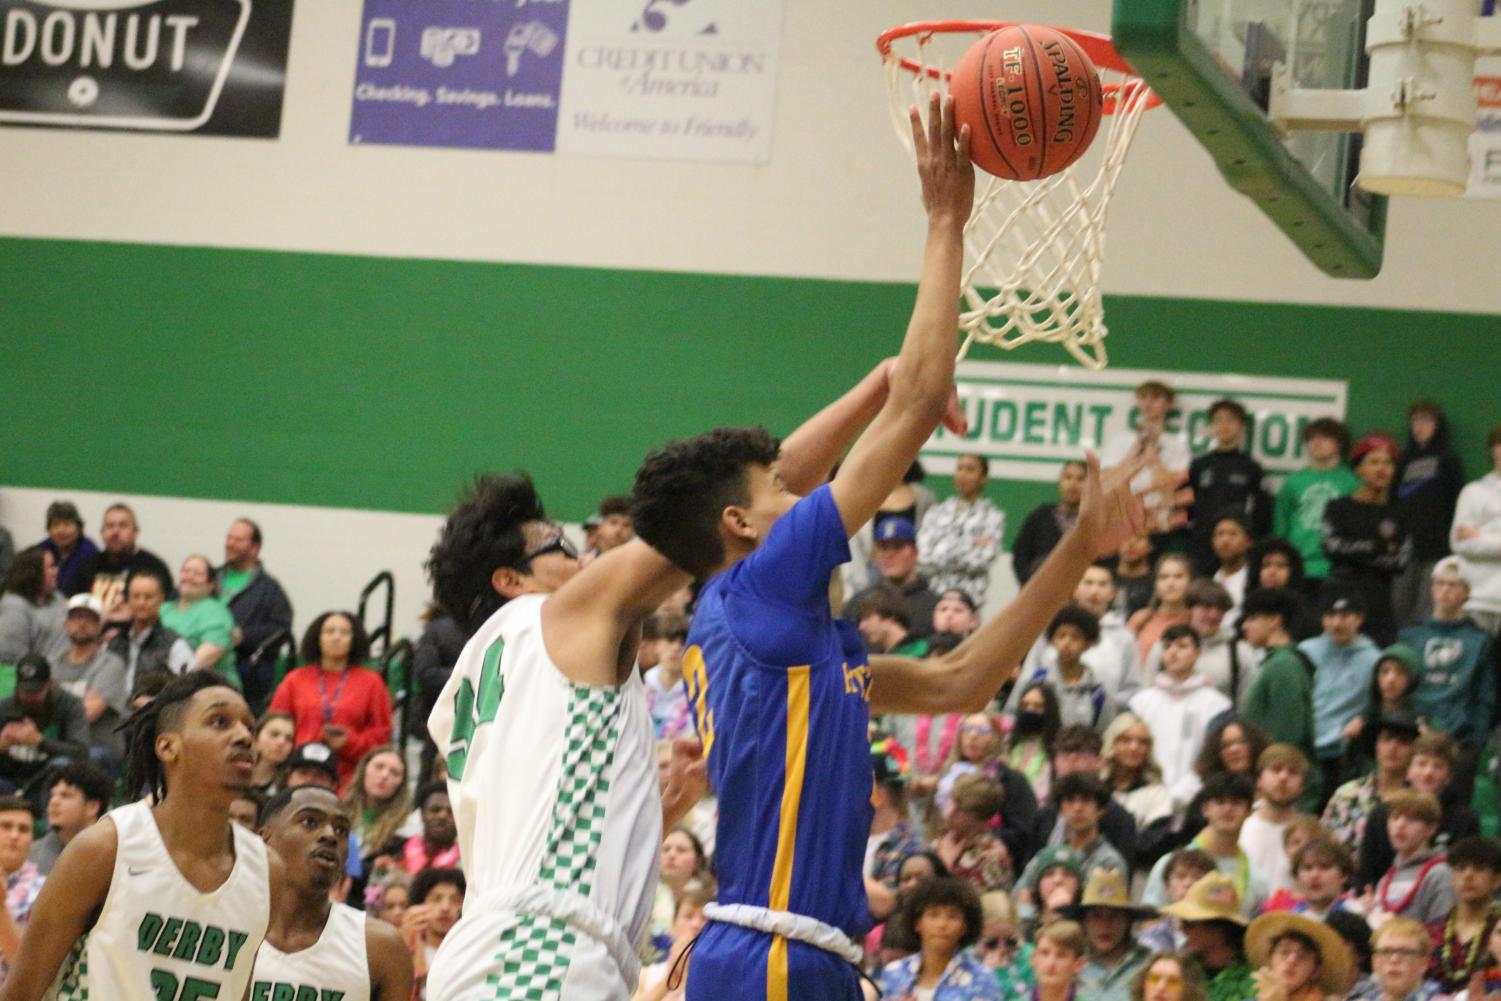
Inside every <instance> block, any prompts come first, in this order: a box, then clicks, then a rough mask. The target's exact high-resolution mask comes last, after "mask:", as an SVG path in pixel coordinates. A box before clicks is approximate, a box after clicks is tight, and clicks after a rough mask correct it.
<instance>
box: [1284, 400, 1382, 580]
mask: <svg viewBox="0 0 1501 1001" xmlns="http://www.w3.org/2000/svg"><path fill="white" fill-rule="evenodd" d="M1303 445H1304V447H1305V448H1306V449H1307V450H1308V468H1307V469H1300V470H1298V471H1297V472H1296V473H1293V474H1292V475H1290V476H1289V477H1288V478H1287V479H1286V480H1284V481H1283V483H1282V489H1281V490H1279V491H1278V492H1277V503H1276V508H1275V524H1274V525H1273V528H1272V534H1273V535H1276V536H1278V537H1280V538H1283V539H1287V540H1288V541H1289V542H1291V543H1292V544H1293V545H1295V546H1297V547H1298V552H1300V553H1302V554H1303V572H1304V574H1305V576H1306V580H1307V587H1308V593H1309V594H1311V595H1316V594H1318V592H1319V588H1320V587H1321V586H1322V585H1323V583H1324V578H1325V577H1327V576H1329V558H1328V557H1327V556H1325V555H1324V546H1323V536H1322V526H1323V523H1324V507H1325V506H1326V505H1327V504H1328V503H1329V502H1330V501H1332V500H1334V499H1335V498H1336V497H1347V496H1349V495H1350V494H1352V493H1354V492H1355V488H1356V487H1358V486H1359V485H1360V481H1359V480H1358V479H1356V477H1355V474H1354V473H1352V472H1351V471H1350V467H1348V466H1346V465H1345V462H1344V458H1345V453H1346V452H1348V451H1349V450H1350V429H1349V428H1348V427H1346V426H1345V424H1344V422H1343V421H1338V420H1335V419H1334V418H1333V417H1320V418H1319V419H1318V420H1315V421H1310V422H1309V423H1308V426H1307V427H1305V428H1304V429H1303Z"/></svg>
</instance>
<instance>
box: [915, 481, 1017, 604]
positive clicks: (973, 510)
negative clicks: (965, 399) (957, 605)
mask: <svg viewBox="0 0 1501 1001" xmlns="http://www.w3.org/2000/svg"><path fill="white" fill-rule="evenodd" d="M989 473H990V463H989V462H988V461H987V460H986V459H985V457H984V456H983V455H961V456H960V457H959V460H958V462H956V463H955V465H954V491H955V492H954V496H952V497H950V498H949V499H948V500H946V501H944V502H943V503H942V504H939V505H938V506H937V507H935V508H933V509H932V510H930V511H929V512H928V516H927V517H926V518H924V519H923V523H922V531H921V532H919V533H918V536H917V551H918V552H919V553H920V554H921V556H920V557H919V559H918V569H919V570H920V571H921V572H922V573H923V574H925V575H927V577H928V578H929V580H930V584H929V586H930V587H931V588H932V589H933V590H934V591H935V592H937V593H938V594H942V593H943V592H944V591H947V590H948V589H949V588H955V587H956V588H960V589H962V590H963V591H964V592H965V593H966V594H968V595H969V596H970V597H971V598H973V599H974V601H975V604H976V605H979V606H983V605H984V604H985V591H986V589H987V588H988V587H989V586H990V568H991V566H992V565H994V563H995V560H996V557H997V556H999V555H1000V554H1001V539H1002V537H1003V536H1004V535H1005V534H1006V513H1005V512H1004V511H1002V510H1001V509H1000V508H998V507H996V506H995V504H994V503H993V502H991V501H990V500H989V499H987V498H986V497H985V477H986V476H987V475H989Z"/></svg>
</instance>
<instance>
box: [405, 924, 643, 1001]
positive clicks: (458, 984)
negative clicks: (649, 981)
mask: <svg viewBox="0 0 1501 1001" xmlns="http://www.w3.org/2000/svg"><path fill="white" fill-rule="evenodd" d="M635 986H636V985H635V984H631V985H629V986H627V985H626V982H625V979H624V978H623V977H622V976H621V973H620V970H619V968H618V967H617V966H616V964H615V960H614V959H612V958H611V957H610V953H609V950H607V949H606V948H605V946H604V944H603V943H601V942H599V941H597V940H596V939H593V938H591V937H590V936H588V935H586V934H584V933H582V932H580V931H577V930H575V929H573V928H570V927H568V926H567V925H564V924H563V923H562V922H559V921H552V920H549V919H547V918H542V917H536V916H534V915H520V914H515V913H513V912H508V911H501V912H493V913H476V914H465V915H464V916H463V917H462V918H460V919H459V922H458V924H456V925H454V926H453V928H452V929H451V930H450V931H449V933H448V934H447V935H446V936H445V937H444V939H443V944H442V945H441V946H440V947H439V948H438V953H437V955H436V956H434V957H433V965H432V969H431V970H429V971H428V974H427V1001H509V999H512V998H515V999H518V1001H520V999H523V998H540V999H542V1001H563V999H567V1001H630V997H631V995H632V994H633V993H634V992H635ZM531 992H537V993H531Z"/></svg>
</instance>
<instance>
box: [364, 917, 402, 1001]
mask: <svg viewBox="0 0 1501 1001" xmlns="http://www.w3.org/2000/svg"><path fill="white" fill-rule="evenodd" d="M365 961H366V962H367V963H369V965H370V997H371V999H372V1001H408V999H409V998H410V997H411V996H412V954H411V953H410V952H408V951H407V947H406V943H405V942H403V941H402V940H401V932H399V931H397V930H396V929H395V928H394V927H393V926H391V925H389V924H387V923H386V922H384V921H380V920H378V919H376V918H367V919H366V920H365Z"/></svg>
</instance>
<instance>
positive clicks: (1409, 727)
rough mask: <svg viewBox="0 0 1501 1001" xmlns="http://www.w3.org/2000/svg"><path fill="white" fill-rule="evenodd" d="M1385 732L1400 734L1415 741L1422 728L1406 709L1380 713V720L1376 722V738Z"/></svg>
mask: <svg viewBox="0 0 1501 1001" xmlns="http://www.w3.org/2000/svg"><path fill="white" fill-rule="evenodd" d="M1387 732H1391V733H1400V734H1402V735H1403V736H1405V737H1406V738H1407V739H1408V740H1417V739H1418V735H1419V734H1420V733H1422V727H1420V726H1418V718H1417V717H1416V716H1414V715H1413V714H1412V713H1410V712H1408V711H1407V710H1406V709H1393V710H1392V711H1391V712H1386V713H1382V714H1381V718H1380V719H1378V720H1376V736H1378V737H1379V736H1381V735H1382V734H1383V733H1387Z"/></svg>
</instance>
